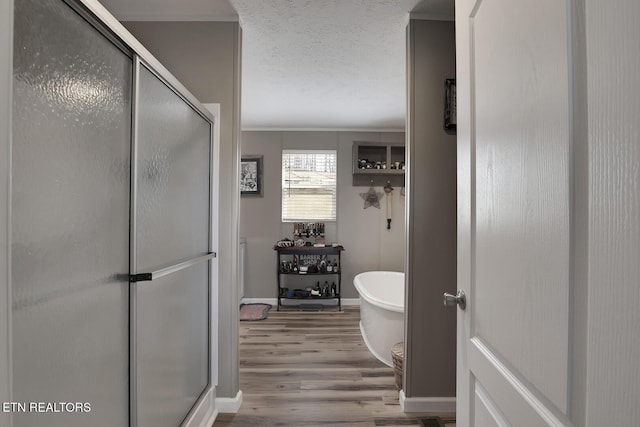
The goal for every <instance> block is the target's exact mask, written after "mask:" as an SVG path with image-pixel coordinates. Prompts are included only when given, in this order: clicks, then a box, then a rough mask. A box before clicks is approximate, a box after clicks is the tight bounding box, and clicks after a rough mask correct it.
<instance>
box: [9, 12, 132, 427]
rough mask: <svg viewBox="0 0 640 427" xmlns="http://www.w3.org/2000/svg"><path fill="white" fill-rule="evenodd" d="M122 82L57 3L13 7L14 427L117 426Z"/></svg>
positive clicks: (123, 201)
mask: <svg viewBox="0 0 640 427" xmlns="http://www.w3.org/2000/svg"><path fill="white" fill-rule="evenodd" d="M131 82H132V59H131V58H130V57H129V56H127V55H126V54H124V53H123V51H121V50H120V49H119V48H117V47H116V46H115V45H113V44H112V43H111V42H110V41H109V40H108V39H107V38H106V37H104V36H103V35H102V34H101V33H100V32H98V31H97V30H96V29H95V28H94V27H93V26H91V25H90V24H89V23H88V22H87V21H85V20H84V19H83V18H82V17H81V16H80V15H78V14H77V13H76V12H74V11H73V10H72V9H71V8H70V7H69V6H67V5H66V4H65V3H64V2H62V1H59V0H16V1H15V35H14V75H13V87H14V91H13V146H12V163H13V171H12V179H13V182H12V198H11V202H12V230H11V238H12V257H11V265H12V294H13V295H12V299H13V307H12V330H13V337H12V359H13V401H15V402H20V403H24V404H26V405H28V406H26V407H25V409H26V411H25V412H22V411H17V412H16V413H14V423H13V425H14V426H15V427H40V426H42V427H45V426H46V427H86V426H92V427H114V426H125V425H127V421H128V413H129V402H128V389H129V379H128V375H129V373H128V370H129V369H128V368H129V357H128V354H129V317H128V316H129V280H128V279H129V193H130V140H131V136H130V134H131V131H130V128H131V87H132V84H131ZM32 402H33V403H38V402H43V403H50V404H52V405H51V406H50V407H47V406H43V407H42V408H39V407H36V408H35V409H36V410H35V411H34V410H32V409H34V408H32V407H31V403H32ZM60 402H65V403H71V404H72V405H70V406H69V405H62V404H61V403H60ZM75 403H80V404H82V406H81V407H80V408H78V407H77V406H74V404H75ZM85 404H88V406H86V405H85ZM41 409H42V410H41Z"/></svg>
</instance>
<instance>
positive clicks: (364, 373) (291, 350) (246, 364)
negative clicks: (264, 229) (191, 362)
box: [214, 307, 455, 427]
mask: <svg viewBox="0 0 640 427" xmlns="http://www.w3.org/2000/svg"><path fill="white" fill-rule="evenodd" d="M328 310H332V309H327V311H322V312H300V311H297V310H296V311H280V312H277V311H276V310H275V308H273V309H272V310H271V311H270V312H269V317H268V319H266V320H262V321H257V322H240V389H241V390H242V391H243V394H244V402H243V404H242V407H241V408H240V411H239V412H238V413H237V414H220V415H219V416H218V418H217V419H216V422H215V424H214V427H226V426H238V427H239V426H254V427H255V426H292V427H302V426H389V427H391V426H419V425H420V423H419V421H418V418H419V417H418V416H416V414H412V416H411V417H409V416H407V415H406V414H404V413H403V412H402V409H401V408H400V404H399V402H398V392H397V391H396V389H395V385H394V384H395V383H394V377H393V369H392V368H389V367H387V366H386V365H384V364H383V363H381V362H379V361H378V360H377V359H376V358H375V357H373V356H372V355H371V354H370V353H369V351H368V350H367V347H366V345H365V344H364V342H363V340H362V337H361V335H360V329H359V327H358V322H359V319H360V312H359V309H358V308H357V307H346V308H344V311H342V312H337V311H328ZM424 415H427V414H424ZM448 415H451V414H448ZM450 425H452V426H455V424H447V427H449V426H450Z"/></svg>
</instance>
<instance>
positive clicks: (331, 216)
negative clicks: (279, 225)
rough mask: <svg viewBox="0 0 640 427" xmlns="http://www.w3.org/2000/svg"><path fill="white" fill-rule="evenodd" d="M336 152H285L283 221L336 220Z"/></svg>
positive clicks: (283, 163) (283, 155) (283, 153)
mask: <svg viewBox="0 0 640 427" xmlns="http://www.w3.org/2000/svg"><path fill="white" fill-rule="evenodd" d="M336 163H337V161H336V152H335V150H323V151H318V150H283V151H282V221H284V222H288V221H335V220H336Z"/></svg>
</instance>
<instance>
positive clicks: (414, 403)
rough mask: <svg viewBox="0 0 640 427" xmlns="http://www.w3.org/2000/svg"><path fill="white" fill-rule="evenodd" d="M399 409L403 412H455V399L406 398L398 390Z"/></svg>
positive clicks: (402, 392)
mask: <svg viewBox="0 0 640 427" xmlns="http://www.w3.org/2000/svg"><path fill="white" fill-rule="evenodd" d="M400 407H402V410H403V411H404V412H455V411H456V398H455V397H406V396H405V395H404V390H400Z"/></svg>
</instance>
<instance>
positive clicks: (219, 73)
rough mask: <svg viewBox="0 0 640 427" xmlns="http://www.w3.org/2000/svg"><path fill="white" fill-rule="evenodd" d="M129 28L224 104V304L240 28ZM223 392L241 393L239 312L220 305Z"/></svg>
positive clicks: (232, 250) (232, 279)
mask: <svg viewBox="0 0 640 427" xmlns="http://www.w3.org/2000/svg"><path fill="white" fill-rule="evenodd" d="M123 25H124V26H125V27H126V28H127V29H128V30H129V31H130V32H131V33H132V34H133V35H134V36H135V37H136V38H137V39H138V40H139V41H140V42H141V43H142V44H143V45H144V46H145V47H146V48H147V49H148V50H149V51H150V52H151V53H152V54H153V55H154V56H155V57H156V58H157V59H158V60H159V61H160V62H161V63H162V64H163V65H164V66H165V67H166V68H167V69H168V70H169V71H170V72H171V73H172V74H173V75H174V76H176V78H177V79H178V80H180V82H181V83H182V84H183V85H184V86H185V87H186V88H187V89H189V91H191V93H193V94H194V95H195V97H196V98H198V100H199V101H200V102H203V103H219V104H220V116H221V120H220V122H221V123H220V199H219V203H220V210H219V213H220V216H219V219H218V223H219V227H220V228H219V242H218V245H219V248H220V250H219V251H218V286H219V300H220V301H235V300H237V297H234V295H237V287H236V283H237V256H236V253H237V248H238V221H237V214H236V210H237V205H238V196H237V192H238V187H237V179H234V177H237V176H238V166H237V165H238V153H239V151H238V150H239V148H238V135H239V120H240V117H239V116H240V115H239V104H240V51H241V30H240V27H239V24H238V23H237V22H123ZM219 308H220V309H219V313H218V319H219V331H218V334H219V335H218V338H219V352H218V357H219V364H218V366H219V369H218V376H219V387H218V389H217V395H218V396H222V397H235V395H236V393H237V391H238V367H237V363H238V362H237V359H238V357H237V355H238V353H237V342H238V340H237V334H238V331H237V329H238V318H237V316H238V315H237V309H236V308H235V307H231V306H229V304H219Z"/></svg>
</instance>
